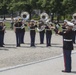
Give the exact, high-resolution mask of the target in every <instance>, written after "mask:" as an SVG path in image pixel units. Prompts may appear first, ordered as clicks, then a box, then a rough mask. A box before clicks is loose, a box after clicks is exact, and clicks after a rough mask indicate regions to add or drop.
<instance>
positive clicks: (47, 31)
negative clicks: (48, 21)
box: [45, 25, 52, 47]
mask: <svg viewBox="0 0 76 75" xmlns="http://www.w3.org/2000/svg"><path fill="white" fill-rule="evenodd" d="M49 26H50V25H49ZM45 30H46V46H47V47H48V46H51V36H52V30H51V29H50V28H49V27H48V26H46V27H45Z"/></svg>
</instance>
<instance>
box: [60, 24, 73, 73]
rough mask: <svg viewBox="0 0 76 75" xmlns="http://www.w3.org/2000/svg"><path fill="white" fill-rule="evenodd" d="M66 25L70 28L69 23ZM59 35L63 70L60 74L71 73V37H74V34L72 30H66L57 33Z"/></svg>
mask: <svg viewBox="0 0 76 75" xmlns="http://www.w3.org/2000/svg"><path fill="white" fill-rule="evenodd" d="M68 25H69V26H70V23H68ZM72 25H73V24H72ZM59 34H60V35H62V36H63V56H64V66H65V70H63V71H62V72H71V52H72V50H73V39H72V36H73V35H74V32H73V30H72V29H68V30H65V31H62V32H59Z"/></svg>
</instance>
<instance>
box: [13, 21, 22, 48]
mask: <svg viewBox="0 0 76 75" xmlns="http://www.w3.org/2000/svg"><path fill="white" fill-rule="evenodd" d="M14 26H15V33H16V44H17V47H20V44H21V26H22V22H17V23H15V25H14Z"/></svg>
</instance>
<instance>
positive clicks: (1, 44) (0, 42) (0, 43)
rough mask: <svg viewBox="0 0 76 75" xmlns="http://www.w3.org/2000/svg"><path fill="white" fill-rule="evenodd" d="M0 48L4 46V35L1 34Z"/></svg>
mask: <svg viewBox="0 0 76 75" xmlns="http://www.w3.org/2000/svg"><path fill="white" fill-rule="evenodd" d="M0 46H3V34H0Z"/></svg>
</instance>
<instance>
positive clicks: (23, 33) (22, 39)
mask: <svg viewBox="0 0 76 75" xmlns="http://www.w3.org/2000/svg"><path fill="white" fill-rule="evenodd" d="M24 35H25V32H21V43H24Z"/></svg>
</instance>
